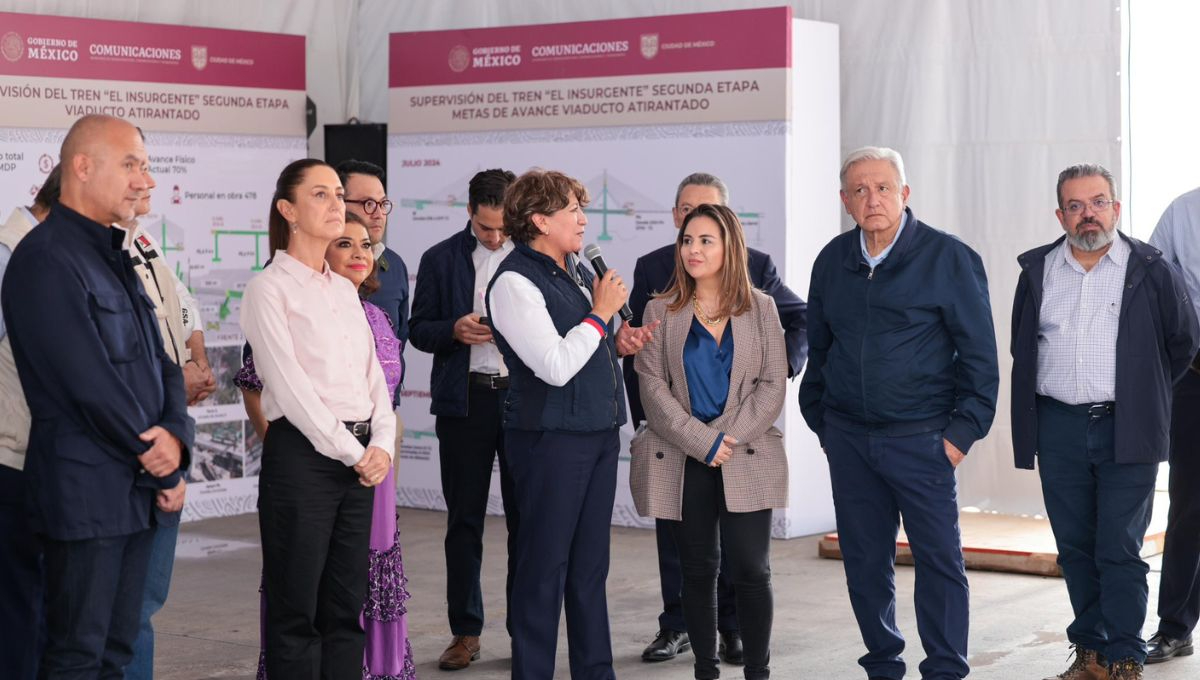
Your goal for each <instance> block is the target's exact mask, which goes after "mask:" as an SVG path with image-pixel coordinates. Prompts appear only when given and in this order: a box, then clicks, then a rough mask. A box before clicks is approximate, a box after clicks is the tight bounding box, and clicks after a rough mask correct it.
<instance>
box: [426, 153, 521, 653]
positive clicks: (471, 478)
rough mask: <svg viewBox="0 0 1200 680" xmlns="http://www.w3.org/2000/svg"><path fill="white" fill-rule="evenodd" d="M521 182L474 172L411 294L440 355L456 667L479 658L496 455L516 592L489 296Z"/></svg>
mask: <svg viewBox="0 0 1200 680" xmlns="http://www.w3.org/2000/svg"><path fill="white" fill-rule="evenodd" d="M515 179H516V175H514V174H513V173H511V172H508V171H507V170H484V171H482V172H480V173H477V174H476V175H475V176H474V177H473V178H471V184H470V187H469V189H468V199H467V215H468V217H469V220H468V222H467V226H466V227H465V228H464V229H463V230H461V231H459V232H458V233H456V234H454V235H453V236H451V237H450V238H447V239H446V240H444V241H442V242H441V243H438V244H437V245H435V246H433V247H432V248H430V249H429V250H427V251H425V254H424V255H422V256H421V264H420V267H419V268H418V269H417V285H416V290H415V292H414V295H413V310H412V320H411V322H410V325H411V333H410V335H409V337H410V338H411V339H412V343H413V346H414V347H416V348H417V349H419V350H421V351H423V352H429V353H431V354H433V371H432V374H431V375H430V379H429V385H430V392H431V393H432V397H433V403H432V404H431V406H430V409H429V410H430V412H431V413H432V414H433V415H435V416H437V422H436V425H435V429H436V430H437V436H438V455H439V459H440V462H441V470H442V495H443V496H444V497H445V499H446V510H447V515H446V541H445V550H446V609H447V615H448V618H449V619H450V633H451V635H453V637H452V639H451V640H450V645H449V646H448V647H447V648H446V650H445V652H443V653H442V656H441V658H440V659H439V660H438V666H439V667H440V668H442V669H443V670H459V669H462V668H466V667H467V666H468V665H470V663H471V661H474V660H475V659H478V658H479V649H480V647H479V634H480V632H482V630H483V593H482V591H481V589H480V584H479V573H480V569H481V567H482V564H483V520H484V516H485V515H486V514H487V505H488V492H489V489H490V487H491V481H492V462H493V461H494V460H496V459H497V458H499V460H500V495H501V498H502V499H503V503H504V519H505V524H506V525H507V528H508V580H507V583H506V588H505V595H506V596H508V595H510V594H511V592H512V574H513V564H514V560H515V558H516V549H515V544H514V541H515V539H516V536H517V504H516V502H515V499H514V497H513V486H512V483H513V482H512V475H511V474H510V473H509V470H508V460H507V458H506V457H505V455H504V432H503V430H502V429H501V427H500V414H501V408H502V406H503V404H504V397H505V395H506V394H507V393H508V372H507V369H506V368H505V366H504V361H503V359H502V358H501V357H500V352H499V350H498V349H497V348H496V344H495V342H494V341H493V340H492V330H491V327H490V326H488V325H487V320H486V319H482V318H481V316H482V315H483V314H485V312H484V309H485V308H484V304H483V297H482V293H483V291H484V290H486V288H487V285H488V283H489V282H490V281H491V278H492V275H493V274H494V273H495V271H496V267H498V266H499V264H500V262H501V261H502V260H503V259H504V258H505V257H507V256H508V254H509V253H510V252H511V251H512V242H511V241H509V240H507V238H506V237H505V235H504V209H503V203H504V190H505V189H506V188H507V187H508V185H509V184H512V183H513V181H514V180H515Z"/></svg>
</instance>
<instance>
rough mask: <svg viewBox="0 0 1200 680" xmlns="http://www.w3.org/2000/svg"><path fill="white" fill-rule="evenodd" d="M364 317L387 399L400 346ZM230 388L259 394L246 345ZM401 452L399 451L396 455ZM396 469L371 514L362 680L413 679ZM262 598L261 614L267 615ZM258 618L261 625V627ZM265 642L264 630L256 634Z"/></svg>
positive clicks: (371, 315) (371, 314)
mask: <svg viewBox="0 0 1200 680" xmlns="http://www.w3.org/2000/svg"><path fill="white" fill-rule="evenodd" d="M362 305H363V312H364V313H365V314H366V315H367V323H368V324H370V326H371V332H372V333H373V334H374V336H375V355H376V356H377V357H378V358H379V364H380V366H381V367H382V368H383V376H384V378H385V379H386V380H387V386H388V394H395V393H396V387H397V386H399V385H400V381H401V380H403V378H404V365H403V364H402V363H401V359H400V352H401V351H402V350H403V345H402V343H401V342H400V341H399V340H398V339H397V338H396V334H395V333H394V332H393V331H392V323H391V321H389V320H388V315H387V313H386V312H384V311H383V310H382V309H380V308H379V307H376V306H375V305H373V304H371V303H370V302H365V301H364V302H363V303H362ZM233 382H234V384H236V385H237V386H238V387H240V388H242V389H244V390H250V391H255V392H261V391H262V382H261V381H260V380H259V378H258V375H257V374H256V373H255V372H254V355H253V352H252V351H251V350H250V347H249V346H247V347H246V349H245V351H244V353H243V356H242V368H241V370H239V371H238V373H237V376H236V377H234V380H233ZM399 453H400V452H399V451H397V452H396V454H397V455H398V454H399ZM395 475H396V469H395V466H393V467H392V469H391V470H389V471H388V474H387V477H386V478H385V479H384V480H383V482H382V483H380V484H379V486H377V487H375V508H374V511H373V512H372V514H371V553H370V567H369V575H368V579H369V581H368V589H367V601H366V602H365V603H364V605H363V615H362V619H363V628H364V629H365V630H366V633H367V644H366V649H365V651H364V654H363V674H362V678H363V680H415V679H416V677H417V669H416V665H415V664H414V663H413V654H412V644H410V643H409V640H408V622H407V619H406V616H405V615H406V613H407V611H408V610H407V608H406V606H405V603H406V602H407V601H408V599H409V597H410V596H409V593H408V587H407V586H408V579H407V578H405V576H404V563H403V561H402V560H401V558H400V529H399V527H397V526H396V491H395V489H396V478H395ZM265 602H266V600H265V599H263V611H264V612H265V606H266V605H265ZM265 621H266V617H265V615H264V616H263V617H262V622H261V625H265ZM260 636H262V637H265V631H261V632H260ZM265 662H266V652H265V650H264V651H262V652H260V653H259V659H258V680H266V677H267V670H266V663H265Z"/></svg>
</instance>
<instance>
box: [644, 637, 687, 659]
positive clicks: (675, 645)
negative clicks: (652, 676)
mask: <svg viewBox="0 0 1200 680" xmlns="http://www.w3.org/2000/svg"><path fill="white" fill-rule="evenodd" d="M691 648H692V643H691V641H690V640H688V634H687V633H683V632H680V631H677V630H660V631H658V634H657V635H655V636H654V642H651V643H650V644H649V645H648V646H647V647H646V649H645V650H643V651H642V661H645V662H647V663H656V662H659V661H670V660H671V659H674V658H675V657H676V656H678V655H679V653H680V652H686V651H687V650H689V649H691Z"/></svg>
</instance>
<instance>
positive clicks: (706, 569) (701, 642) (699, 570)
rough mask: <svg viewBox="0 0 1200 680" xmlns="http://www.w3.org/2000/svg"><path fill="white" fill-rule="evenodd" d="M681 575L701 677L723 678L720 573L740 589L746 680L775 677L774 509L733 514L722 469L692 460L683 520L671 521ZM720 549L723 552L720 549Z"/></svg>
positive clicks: (686, 471)
mask: <svg viewBox="0 0 1200 680" xmlns="http://www.w3.org/2000/svg"><path fill="white" fill-rule="evenodd" d="M670 525H671V531H672V533H673V534H674V536H675V543H676V545H677V546H678V548H679V558H680V563H681V565H682V570H683V616H684V619H685V620H686V621H687V632H688V637H689V638H690V639H691V642H692V652H693V653H694V654H695V657H696V677H697V678H701V679H703V680H712V679H714V678H719V677H721V671H720V667H719V664H718V662H717V619H718V617H717V573H718V572H719V571H720V570H721V567H722V557H724V558H725V562H726V566H727V567H728V568H727V569H726V573H728V574H729V575H730V578H731V579H732V580H733V582H734V583H735V584H736V591H735V592H736V593H737V612H738V616H740V617H741V619H742V621H741V623H742V625H741V626H740V629H741V631H742V639H743V642H744V645H745V647H744V649H745V659H746V669H745V672H746V679H747V680H759V679H761V678H769V677H770V676H771V669H770V662H771V622H772V620H773V618H774V614H775V603H774V598H773V596H772V593H771V557H770V550H771V511H770V510H769V509H768V510H759V511H756V512H730V511H729V509H728V508H727V507H726V506H725V484H724V479H723V477H722V476H721V469H720V468H710V467H708V466H707V465H705V464H704V463H701V462H700V461H698V460H696V459H694V458H688V459H687V463H686V464H685V465H684V477H683V520H682V521H679V522H670ZM722 546H724V547H725V550H724V551H722V550H721V548H722Z"/></svg>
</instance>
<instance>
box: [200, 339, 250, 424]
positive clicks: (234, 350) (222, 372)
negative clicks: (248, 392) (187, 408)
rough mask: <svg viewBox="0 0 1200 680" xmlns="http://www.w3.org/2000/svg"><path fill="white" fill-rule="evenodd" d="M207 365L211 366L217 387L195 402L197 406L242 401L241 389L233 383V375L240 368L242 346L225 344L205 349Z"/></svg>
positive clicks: (221, 404) (222, 404) (223, 404)
mask: <svg viewBox="0 0 1200 680" xmlns="http://www.w3.org/2000/svg"><path fill="white" fill-rule="evenodd" d="M206 353H207V355H208V365H209V366H210V367H211V368H212V374H213V378H214V379H215V380H216V383H217V388H216V390H215V391H214V392H213V393H212V394H210V395H209V396H208V397H207V398H205V399H202V400H201V401H199V402H198V403H196V404H195V406H196V407H198V408H203V407H208V406H226V405H229V404H241V403H242V391H241V390H240V389H238V386H237V385H234V384H233V379H234V377H236V376H237V372H238V371H239V370H240V369H241V368H242V346H241V345H227V346H225V347H209V348H208V350H207V352H206Z"/></svg>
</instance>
